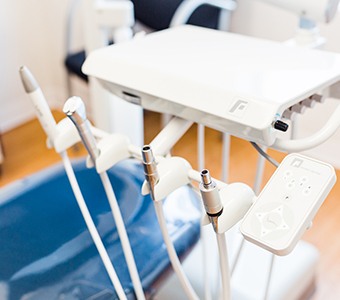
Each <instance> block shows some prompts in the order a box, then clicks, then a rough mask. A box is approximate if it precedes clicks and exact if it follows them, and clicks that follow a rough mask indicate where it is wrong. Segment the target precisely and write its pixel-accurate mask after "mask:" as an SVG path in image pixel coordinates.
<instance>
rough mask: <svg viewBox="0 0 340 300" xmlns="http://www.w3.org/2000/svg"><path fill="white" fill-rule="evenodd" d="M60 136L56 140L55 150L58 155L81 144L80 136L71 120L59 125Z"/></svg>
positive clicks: (66, 119)
mask: <svg viewBox="0 0 340 300" xmlns="http://www.w3.org/2000/svg"><path fill="white" fill-rule="evenodd" d="M57 131H58V134H57V136H56V137H55V138H54V144H53V146H54V149H55V151H56V152H57V153H60V152H63V151H65V150H67V149H68V148H70V147H72V146H73V145H75V144H76V143H78V142H80V136H79V133H78V131H77V128H76V127H75V126H74V124H73V123H72V121H71V120H70V119H69V118H64V119H62V120H61V121H60V122H59V123H58V124H57Z"/></svg>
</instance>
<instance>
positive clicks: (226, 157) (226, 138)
mask: <svg viewBox="0 0 340 300" xmlns="http://www.w3.org/2000/svg"><path fill="white" fill-rule="evenodd" d="M229 164H230V134H228V133H225V132H223V143H222V176H221V180H222V181H223V182H228V181H229Z"/></svg>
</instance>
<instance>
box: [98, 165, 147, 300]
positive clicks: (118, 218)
mask: <svg viewBox="0 0 340 300" xmlns="http://www.w3.org/2000/svg"><path fill="white" fill-rule="evenodd" d="M99 175H100V179H101V180H102V183H103V186H104V189H105V192H106V195H107V198H108V200H109V204H110V207H111V211H112V214H113V217H114V220H115V222H116V226H117V231H118V234H119V238H120V241H121V243H122V247H123V252H124V256H125V259H126V263H127V266H128V269H129V273H130V276H131V280H132V283H133V287H134V289H135V293H136V296H137V299H138V300H144V299H145V295H144V292H143V287H142V284H141V281H140V278H139V274H138V270H137V266H136V263H135V259H134V257H133V253H132V250H131V245H130V242H129V238H128V235H127V232H126V229H125V225H124V221H123V217H122V215H121V212H120V209H119V206H118V203H117V199H116V196H115V194H114V192H113V189H112V185H111V182H110V179H109V177H108V175H107V173H106V172H102V173H100V174H99Z"/></svg>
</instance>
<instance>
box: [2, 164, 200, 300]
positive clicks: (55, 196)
mask: <svg viewBox="0 0 340 300" xmlns="http://www.w3.org/2000/svg"><path fill="white" fill-rule="evenodd" d="M73 167H74V169H75V173H76V176H77V179H78V180H79V184H80V187H81V189H82V192H83V194H84V198H85V200H86V202H87V204H88V207H89V210H90V212H91V214H92V217H93V219H94V221H95V223H96V226H97V228H98V231H99V233H100V235H101V237H102V239H103V242H104V244H105V246H106V248H107V250H108V253H109V256H110V258H111V260H112V262H113V264H114V266H115V269H116V270H117V275H118V277H119V279H120V280H121V283H122V286H123V288H124V290H125V292H126V294H127V297H128V299H135V295H134V292H133V287H132V283H131V279H130V277H129V275H128V270H127V266H126V263H125V260H124V255H123V251H122V248H121V244H120V241H119V238H118V234H117V230H116V227H115V224H114V221H113V219H112V214H111V211H110V207H109V204H108V202H107V200H106V196H105V193H104V190H103V188H102V185H101V183H100V180H99V178H98V176H97V174H96V172H95V171H94V170H93V169H88V168H86V166H85V162H84V160H83V159H81V160H77V161H74V162H73ZM108 174H109V177H110V180H111V182H112V185H113V187H114V189H115V191H116V195H117V199H118V202H119V205H120V208H121V211H122V214H123V217H124V220H125V225H126V227H127V232H128V235H129V238H130V242H131V246H132V249H133V252H134V255H135V260H136V264H137V268H138V270H139V274H140V278H141V280H142V285H143V288H144V291H145V292H146V294H147V296H148V298H149V297H151V296H152V295H153V294H154V291H155V289H156V287H158V286H159V285H160V284H162V282H163V281H164V280H165V278H167V275H169V274H170V273H171V272H170V267H169V265H170V264H169V259H168V255H167V252H166V249H165V247H164V245H163V239H162V236H161V233H160V229H159V226H158V222H157V219H156V216H155V211H154V208H153V205H152V200H151V199H150V198H149V197H143V196H141V193H140V189H141V185H142V183H143V180H144V176H143V170H142V166H141V165H140V163H138V162H136V161H134V160H125V161H123V162H121V163H119V164H118V165H116V166H115V167H114V168H112V169H110V170H109V172H108ZM183 199H186V201H185V208H186V209H189V210H190V215H188V214H183V209H184V208H183V205H184V204H183ZM196 200H197V199H196V196H195V195H194V194H193V192H192V191H191V190H190V189H189V188H188V187H185V188H182V189H180V190H177V191H176V192H175V193H173V194H172V195H170V196H169V197H168V198H167V199H166V200H165V201H166V202H165V203H166V205H167V209H166V211H165V213H166V219H167V224H168V228H169V230H170V232H171V238H172V240H173V242H174V245H175V248H176V251H177V252H178V254H179V256H180V257H182V258H183V257H184V256H185V255H186V254H187V253H188V252H189V251H190V249H191V248H192V247H193V245H194V244H195V243H196V242H197V240H198V238H199V232H200V209H199V205H198V202H197V201H196ZM0 240H1V241H2V246H1V247H0V261H1V268H0V298H1V299H13V300H14V299H35V300H37V299H118V297H117V295H116V293H115V291H114V289H113V287H112V285H111V283H110V280H109V277H108V275H107V273H106V271H105V268H104V266H103V264H102V261H101V259H100V257H99V255H98V252H97V250H96V248H95V246H94V244H93V241H92V239H91V236H90V234H89V232H88V231H87V229H86V226H85V222H84V220H83V218H82V216H81V214H80V211H79V208H78V206H77V203H76V201H75V199H74V196H73V194H72V190H71V188H70V185H69V182H68V180H67V177H66V175H65V172H64V169H63V167H62V165H55V166H52V167H50V168H48V169H45V170H43V171H40V172H38V173H36V174H33V175H31V176H29V177H27V178H24V179H22V180H19V181H16V182H14V183H12V184H10V185H8V186H7V187H5V188H3V189H1V191H0Z"/></svg>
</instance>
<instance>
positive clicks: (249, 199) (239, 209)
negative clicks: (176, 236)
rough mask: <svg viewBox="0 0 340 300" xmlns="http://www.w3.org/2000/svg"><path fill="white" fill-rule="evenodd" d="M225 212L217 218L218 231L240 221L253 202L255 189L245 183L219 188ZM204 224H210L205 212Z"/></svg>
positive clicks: (223, 231) (226, 229)
mask: <svg viewBox="0 0 340 300" xmlns="http://www.w3.org/2000/svg"><path fill="white" fill-rule="evenodd" d="M219 194H220V198H221V201H222V205H223V212H222V214H221V215H220V216H219V217H218V218H217V226H216V228H217V233H225V232H227V231H228V230H229V229H230V228H231V227H233V226H234V225H235V224H236V223H238V222H239V221H240V220H241V219H242V218H243V217H244V215H245V214H246V213H247V211H248V210H249V208H250V207H251V205H252V204H253V201H254V198H255V194H254V191H253V190H252V189H251V188H250V187H249V186H248V185H246V184H244V183H232V184H229V185H226V186H225V187H223V188H222V189H221V190H219ZM202 223H203V225H207V224H210V220H209V218H208V216H207V215H206V214H205V215H204V217H203V220H202Z"/></svg>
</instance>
